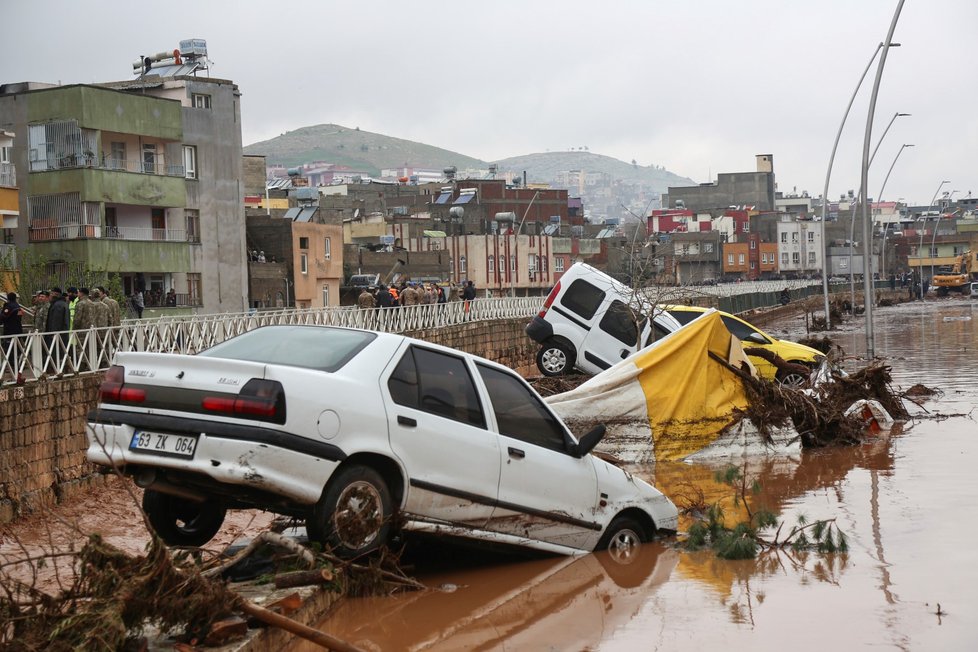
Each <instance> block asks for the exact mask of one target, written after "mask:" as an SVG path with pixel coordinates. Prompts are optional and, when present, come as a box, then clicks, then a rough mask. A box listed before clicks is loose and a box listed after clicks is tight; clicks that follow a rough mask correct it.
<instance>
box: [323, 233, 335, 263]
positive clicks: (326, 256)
mask: <svg viewBox="0 0 978 652" xmlns="http://www.w3.org/2000/svg"><path fill="white" fill-rule="evenodd" d="M323 252H324V253H323V258H324V259H326V260H329V258H330V256H332V255H333V254H332V247H331V246H330V242H329V238H326V240H325V241H324V242H323Z"/></svg>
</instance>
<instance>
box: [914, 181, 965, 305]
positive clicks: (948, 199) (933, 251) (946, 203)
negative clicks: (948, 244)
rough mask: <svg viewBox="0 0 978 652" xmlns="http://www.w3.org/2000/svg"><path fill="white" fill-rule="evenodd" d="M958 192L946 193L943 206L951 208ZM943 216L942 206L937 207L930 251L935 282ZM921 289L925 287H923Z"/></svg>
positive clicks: (931, 270) (931, 268) (931, 271)
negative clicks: (952, 200)
mask: <svg viewBox="0 0 978 652" xmlns="http://www.w3.org/2000/svg"><path fill="white" fill-rule="evenodd" d="M956 192H957V190H952V191H951V192H946V193H944V199H945V201H942V202H941V204H943V205H944V206H949V205H950V203H951V197H953V196H954V193H956ZM934 199H937V197H936V196H935V197H934ZM943 214H944V211H943V209H942V208H941V207H940V206H938V207H937V221H936V222H935V223H934V233H933V234H932V235H931V238H930V251H929V252H928V253H929V254H930V277H931V280H933V278H934V259H935V258H937V250H936V249H935V246H936V244H937V229H938V227H940V225H941V217H942V216H943ZM921 287H923V286H921Z"/></svg>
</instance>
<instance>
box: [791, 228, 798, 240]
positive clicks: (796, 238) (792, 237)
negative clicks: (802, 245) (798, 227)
mask: <svg viewBox="0 0 978 652" xmlns="http://www.w3.org/2000/svg"><path fill="white" fill-rule="evenodd" d="M791 241H792V242H798V232H797V231H794V232H793V233H792V234H791Z"/></svg>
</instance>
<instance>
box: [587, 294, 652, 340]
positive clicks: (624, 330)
mask: <svg viewBox="0 0 978 652" xmlns="http://www.w3.org/2000/svg"><path fill="white" fill-rule="evenodd" d="M636 319H637V320H638V323H640V324H644V323H645V315H641V314H637V313H634V312H633V311H632V309H631V308H629V307H628V306H627V305H626V304H624V303H622V302H621V301H618V300H617V299H615V300H614V301H612V302H611V305H610V306H608V310H607V312H605V313H604V316H603V317H602V318H601V323H600V324H599V325H598V326H599V327H600V328H601V330H603V331H604V332H606V333H608V334H609V335H611V336H612V337H614V338H615V339H616V340H620V341H621V342H623V343H624V344H625V345H627V346H635V344H636V343H637V342H638V324H636Z"/></svg>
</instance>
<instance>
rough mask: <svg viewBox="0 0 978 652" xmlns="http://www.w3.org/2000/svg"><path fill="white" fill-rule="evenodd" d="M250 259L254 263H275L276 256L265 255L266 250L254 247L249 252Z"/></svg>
mask: <svg viewBox="0 0 978 652" xmlns="http://www.w3.org/2000/svg"><path fill="white" fill-rule="evenodd" d="M248 259H249V260H250V261H251V262H253V263H274V262H275V256H268V257H266V256H265V252H264V251H262V250H258V249H252V250H251V251H249V252H248Z"/></svg>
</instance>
